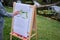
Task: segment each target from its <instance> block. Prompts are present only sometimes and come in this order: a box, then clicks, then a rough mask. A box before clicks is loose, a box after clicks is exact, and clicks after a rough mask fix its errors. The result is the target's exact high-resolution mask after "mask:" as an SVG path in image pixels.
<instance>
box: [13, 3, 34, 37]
mask: <svg viewBox="0 0 60 40" xmlns="http://www.w3.org/2000/svg"><path fill="white" fill-rule="evenodd" d="M14 11H20V12H19V14H18V15H16V16H15V17H14V18H13V19H14V20H13V29H14V32H16V33H17V34H20V35H22V36H24V37H27V36H28V33H27V32H29V31H30V24H31V19H32V13H33V8H31V7H30V5H27V4H20V3H16V5H15V7H14Z"/></svg>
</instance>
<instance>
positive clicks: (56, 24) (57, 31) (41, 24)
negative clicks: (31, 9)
mask: <svg viewBox="0 0 60 40" xmlns="http://www.w3.org/2000/svg"><path fill="white" fill-rule="evenodd" d="M25 1H26V0H24V2H25ZM58 1H59V0H53V1H52V3H51V2H50V3H47V2H42V0H38V2H39V3H41V4H42V5H44V4H53V3H56V2H58ZM12 2H13V1H12V0H5V1H4V3H3V5H4V7H5V8H6V10H7V11H8V12H9V13H12V12H13V7H12ZM58 5H60V4H58ZM39 9H40V8H39ZM46 10H47V9H46ZM40 11H41V12H40ZM44 12H45V11H44V9H43V10H38V13H37V16H36V20H37V27H38V40H60V21H58V20H57V19H52V18H51V17H48V16H44V15H46V14H50V13H51V12H50V11H49V10H47V11H46V14H45V13H44ZM41 14H43V15H41ZM11 23H12V18H8V17H5V23H4V32H3V34H4V35H3V36H4V38H3V40H9V39H10V31H11ZM13 40H19V39H18V38H15V37H13ZM32 40H35V37H34V38H32Z"/></svg>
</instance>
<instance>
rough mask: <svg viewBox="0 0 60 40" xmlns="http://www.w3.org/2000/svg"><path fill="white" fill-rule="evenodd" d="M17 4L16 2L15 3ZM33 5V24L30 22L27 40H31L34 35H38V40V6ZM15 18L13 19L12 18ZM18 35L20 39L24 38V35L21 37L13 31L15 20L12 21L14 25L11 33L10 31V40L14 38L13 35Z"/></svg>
mask: <svg viewBox="0 0 60 40" xmlns="http://www.w3.org/2000/svg"><path fill="white" fill-rule="evenodd" d="M14 5H15V3H14ZM31 7H33V8H34V9H33V10H34V11H33V14H32V15H33V17H32V20H31V24H30V32H29V33H28V34H29V36H28V37H27V38H26V39H27V40H31V38H32V37H34V36H36V40H37V26H36V7H35V6H34V5H32V6H31ZM12 20H13V19H12ZM32 31H34V34H32ZM13 36H14V37H17V38H19V39H22V40H23V38H24V37H20V36H18V35H16V34H15V33H13V21H12V27H11V33H10V40H12V37H13Z"/></svg>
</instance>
